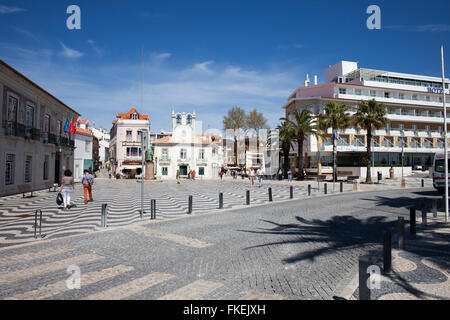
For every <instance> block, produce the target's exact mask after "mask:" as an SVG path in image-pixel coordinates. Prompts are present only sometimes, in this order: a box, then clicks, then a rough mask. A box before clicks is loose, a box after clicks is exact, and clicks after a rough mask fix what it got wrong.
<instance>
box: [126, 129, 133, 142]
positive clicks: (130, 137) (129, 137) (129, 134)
mask: <svg viewBox="0 0 450 320" xmlns="http://www.w3.org/2000/svg"><path fill="white" fill-rule="evenodd" d="M132 139H133V131H131V130H127V136H126V140H127V141H132Z"/></svg>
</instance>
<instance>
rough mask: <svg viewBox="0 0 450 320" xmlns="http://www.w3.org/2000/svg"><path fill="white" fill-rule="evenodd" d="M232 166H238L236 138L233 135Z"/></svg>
mask: <svg viewBox="0 0 450 320" xmlns="http://www.w3.org/2000/svg"><path fill="white" fill-rule="evenodd" d="M234 166H235V167H237V166H238V158H237V139H236V137H234Z"/></svg>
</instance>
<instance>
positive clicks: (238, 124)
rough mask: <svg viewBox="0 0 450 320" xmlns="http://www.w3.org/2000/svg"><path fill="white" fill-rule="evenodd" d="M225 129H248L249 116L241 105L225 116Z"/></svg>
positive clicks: (235, 157) (235, 151)
mask: <svg viewBox="0 0 450 320" xmlns="http://www.w3.org/2000/svg"><path fill="white" fill-rule="evenodd" d="M223 128H224V130H228V129H232V130H234V132H236V131H237V130H246V129H247V116H246V115H245V110H243V109H241V108H239V107H237V106H236V107H233V108H232V109H231V110H229V111H228V116H224V117H223ZM233 135H234V165H235V166H237V160H238V159H237V137H236V134H233Z"/></svg>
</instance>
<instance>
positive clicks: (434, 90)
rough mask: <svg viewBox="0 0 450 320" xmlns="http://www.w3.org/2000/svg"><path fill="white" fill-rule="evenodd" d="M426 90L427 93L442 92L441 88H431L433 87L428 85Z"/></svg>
mask: <svg viewBox="0 0 450 320" xmlns="http://www.w3.org/2000/svg"><path fill="white" fill-rule="evenodd" d="M428 92H429V93H440V94H442V93H444V90H443V89H441V88H433V87H428Z"/></svg>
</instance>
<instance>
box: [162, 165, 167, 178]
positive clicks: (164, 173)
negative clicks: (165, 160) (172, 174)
mask: <svg viewBox="0 0 450 320" xmlns="http://www.w3.org/2000/svg"><path fill="white" fill-rule="evenodd" d="M168 174H169V170H168V168H167V167H163V168H162V175H163V176H167V175H168Z"/></svg>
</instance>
